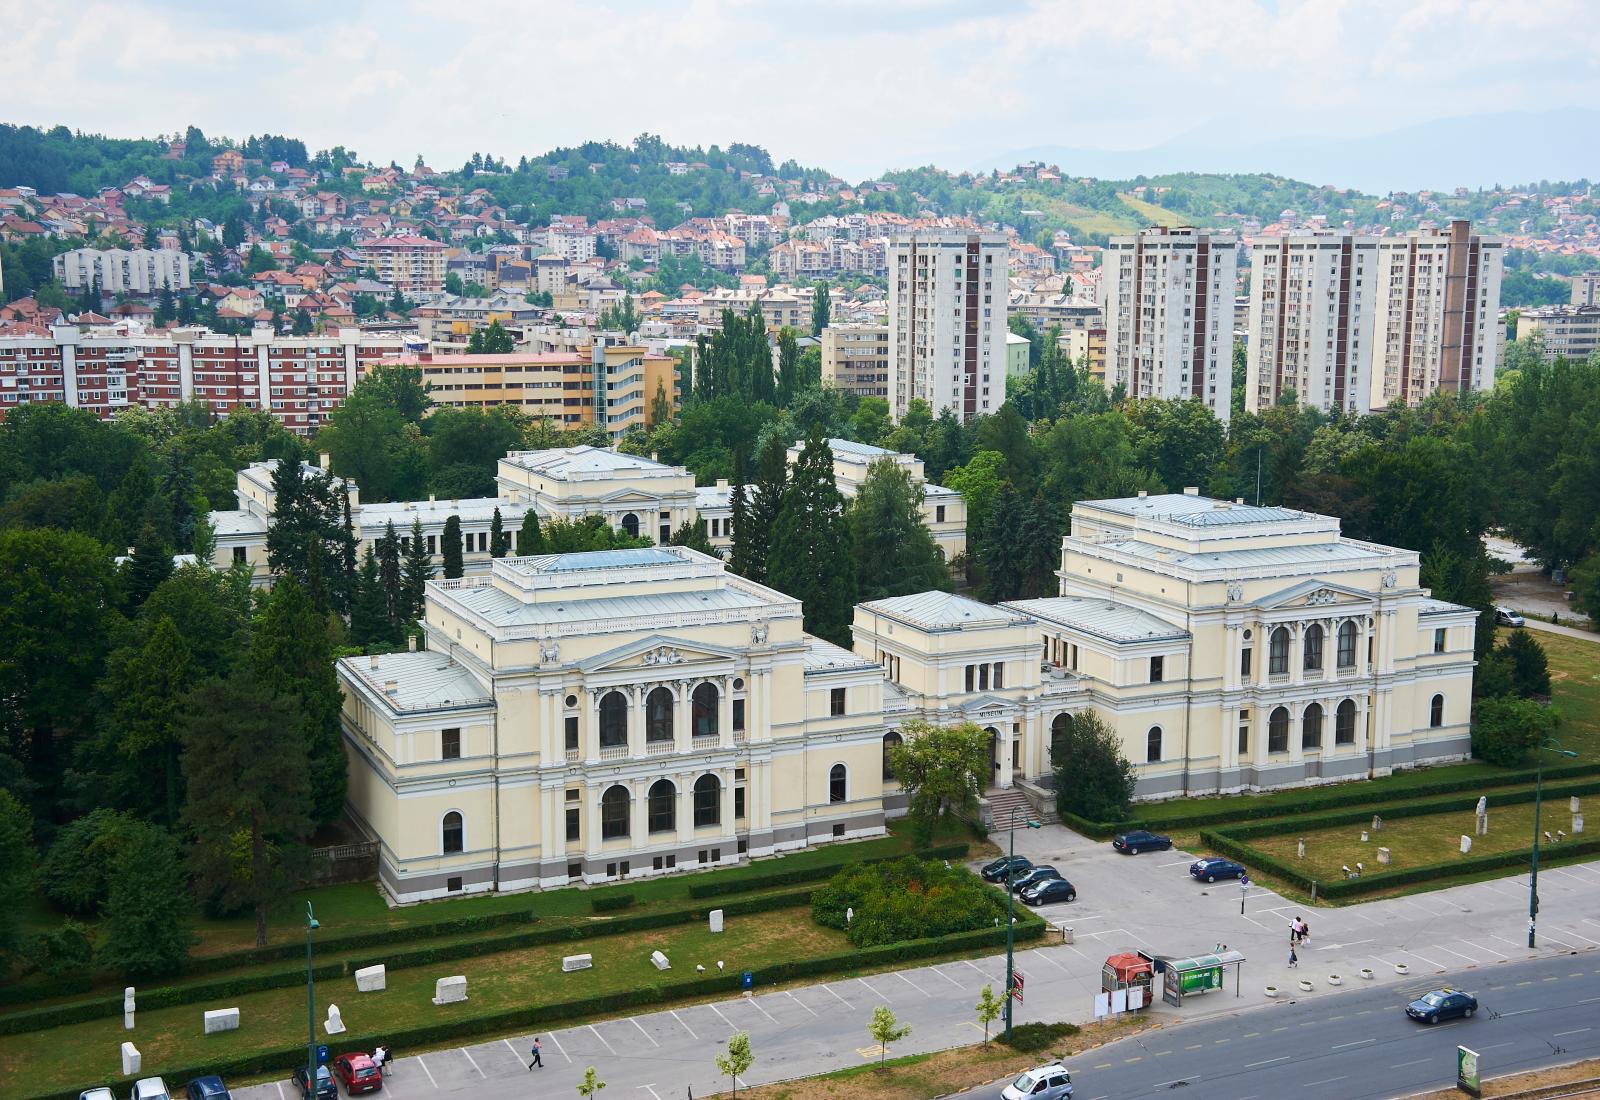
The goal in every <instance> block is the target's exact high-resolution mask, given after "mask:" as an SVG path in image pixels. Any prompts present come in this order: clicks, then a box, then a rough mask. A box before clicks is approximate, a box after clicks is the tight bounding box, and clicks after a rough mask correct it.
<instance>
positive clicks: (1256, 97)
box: [0, 0, 1600, 179]
mask: <svg viewBox="0 0 1600 1100" xmlns="http://www.w3.org/2000/svg"><path fill="white" fill-rule="evenodd" d="M1596 3H1597V0H1414V2H1412V0H1304V2H1302V0H1277V2H1274V0H1096V2H1077V0H1061V2H1056V3H1051V2H1048V0H980V2H969V3H963V2H956V0H865V2H856V0H653V2H652V0H609V2H607V0H572V2H569V0H531V2H530V0H450V2H440V3H434V2H424V0H414V2H407V0H381V2H373V3H367V2H363V0H353V2H335V0H269V2H266V3H251V4H243V3H233V2H228V0H167V2H161V0H115V2H109V3H70V2H53V3H47V4H43V5H41V4H39V3H38V2H37V0H0V27H3V28H5V36H6V39H7V41H6V42H5V44H4V45H3V46H0V50H3V53H4V57H5V69H6V79H5V80H4V85H3V86H4V88H5V98H4V106H3V107H0V119H3V120H4V121H8V122H29V123H35V124H40V125H51V124H56V123H63V124H66V125H68V126H71V127H73V128H75V129H85V130H93V131H101V132H105V133H108V134H113V135H118V136H149V135H153V134H157V133H171V132H174V131H180V130H182V128H183V127H184V126H185V125H187V124H189V123H191V122H192V123H194V124H196V125H198V126H200V127H201V128H202V129H203V130H205V131H206V132H207V133H208V134H224V135H227V136H231V137H243V136H245V135H246V134H248V133H261V132H273V133H283V134H288V135H290V136H298V137H301V138H303V139H304V140H305V141H306V143H307V145H308V146H310V147H311V148H312V149H313V150H315V149H318V148H325V147H328V146H331V145H333V144H344V145H346V146H348V147H351V148H354V149H355V150H356V151H357V152H358V153H359V154H360V155H361V156H362V157H366V158H372V159H374V160H378V161H382V162H387V161H388V160H390V159H395V160H398V161H400V162H401V163H402V164H407V165H409V164H410V162H411V160H412V159H413V158H414V157H415V156H416V155H417V154H418V153H421V154H422V155H423V156H424V157H425V158H426V159H427V160H428V161H429V163H431V164H434V165H435V166H455V165H459V164H460V163H461V162H462V161H463V160H464V159H465V158H466V157H467V156H469V155H470V154H471V153H472V152H473V151H482V152H488V153H493V154H494V155H496V156H502V157H505V158H507V159H509V160H511V161H512V162H515V160H516V158H517V157H518V156H519V155H522V154H534V153H539V152H542V151H545V150H547V149H549V148H551V147H553V146H557V145H570V144H575V143H577V142H580V141H584V140H587V139H596V138H599V139H604V138H610V139H615V140H617V141H621V142H627V141H629V140H631V139H632V138H633V137H634V136H635V135H636V134H639V133H640V132H642V131H651V132H653V133H658V134H660V135H662V136H663V137H665V138H666V139H668V140H669V141H673V142H682V143H684V144H706V145H709V144H712V143H718V144H724V145H725V144H727V143H728V142H730V141H747V142H753V143H757V144H761V145H764V146H766V147H767V148H768V149H769V150H770V151H771V152H772V154H773V156H774V159H775V160H780V161H781V160H783V159H785V158H787V157H791V156H792V157H795V158H796V159H798V160H799V161H801V162H802V163H804V164H808V165H817V166H822V167H827V168H831V169H832V170H834V171H835V172H838V173H840V174H842V175H845V176H847V177H850V178H852V179H854V178H862V177H865V176H869V175H875V174H876V173H878V172H880V171H882V170H883V169H885V168H889V167H903V166H908V165H915V164H922V163H930V162H931V163H937V164H940V165H942V166H945V167H955V168H964V167H971V166H974V165H981V164H985V163H988V162H989V161H990V160H991V159H993V158H996V157H998V156H1000V155H1002V154H1004V153H1007V152H1010V151H1013V150H1017V149H1024V148H1030V147H1037V146H1047V145H1048V146H1067V147H1078V148H1093V149H1105V150H1128V149H1144V148H1148V147H1151V146H1157V145H1162V144H1164V143H1171V142H1177V143H1179V144H1184V145H1190V144H1195V143H1200V142H1203V143H1211V144H1218V145H1227V146H1240V147H1245V146H1255V145H1260V144H1262V143H1263V142H1265V141H1267V140H1269V139H1272V138H1283V137H1293V138H1304V137H1314V138H1329V139H1337V138H1350V137H1360V136H1364V135H1369V134H1375V133H1380V132H1384V131H1389V130H1393V129H1396V128H1399V127H1403V126H1406V125H1409V124H1413V123H1418V122H1424V121H1428V120H1432V119H1436V118H1445V117H1456V116H1470V115H1477V114H1482V113H1487V112H1498V111H1506V110H1545V109H1549V108H1559V107H1579V106H1581V107H1591V106H1594V105H1596V104H1597V103H1600V18H1597V17H1596V15H1597V8H1596ZM1597 136H1600V135H1596V134H1593V133H1591V134H1588V135H1574V138H1575V139H1581V142H1582V144H1583V145H1584V146H1585V147H1587V148H1588V149H1590V150H1593V149H1594V148H1595V144H1596V143H1595V138H1596V137H1597ZM1484 140H1485V141H1486V142H1493V141H1494V135H1492V134H1486V135H1484ZM1260 167H1270V166H1268V165H1261V166H1260ZM0 169H3V166H0ZM1069 170H1070V169H1069ZM3 174H4V173H3V171H0V175H3ZM1511 174H1512V175H1516V174H1517V173H1515V172H1513V173H1511ZM1590 174H1591V175H1594V174H1596V173H1592V172H1591V173H1590Z"/></svg>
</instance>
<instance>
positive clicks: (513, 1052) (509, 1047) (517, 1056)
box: [500, 1039, 522, 1062]
mask: <svg viewBox="0 0 1600 1100" xmlns="http://www.w3.org/2000/svg"><path fill="white" fill-rule="evenodd" d="M500 1041H501V1042H502V1043H504V1044H505V1045H506V1049H507V1050H509V1051H510V1052H511V1057H513V1058H515V1059H516V1060H517V1061H519V1062H520V1061H522V1055H520V1054H518V1053H517V1048H516V1047H514V1046H512V1045H511V1040H510V1039H501V1040H500Z"/></svg>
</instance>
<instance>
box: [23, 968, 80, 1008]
mask: <svg viewBox="0 0 1600 1100" xmlns="http://www.w3.org/2000/svg"><path fill="white" fill-rule="evenodd" d="M94 981H95V979H94V975H93V974H90V973H87V972H79V973H77V974H63V975H61V976H60V977H59V978H50V979H41V980H39V981H32V982H20V983H18V984H16V985H9V986H6V987H5V988H4V989H0V1007H5V1006H8V1005H26V1004H32V1003H33V1002H34V1001H47V1000H49V999H50V998H52V997H61V996H65V995H67V994H70V993H87V992H89V991H90V990H91V989H93V988H94Z"/></svg>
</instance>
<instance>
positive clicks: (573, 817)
mask: <svg viewBox="0 0 1600 1100" xmlns="http://www.w3.org/2000/svg"><path fill="white" fill-rule="evenodd" d="M582 816H583V811H581V810H579V809H578V807H576V806H571V807H569V808H568V809H567V839H568V840H577V839H579V837H580V836H581V835H582V833H581V822H580V820H579V819H580V818H581V817H582Z"/></svg>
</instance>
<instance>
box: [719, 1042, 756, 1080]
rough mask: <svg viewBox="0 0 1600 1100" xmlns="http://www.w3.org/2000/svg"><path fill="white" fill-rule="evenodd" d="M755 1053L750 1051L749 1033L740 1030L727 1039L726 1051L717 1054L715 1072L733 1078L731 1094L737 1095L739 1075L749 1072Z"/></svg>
mask: <svg viewBox="0 0 1600 1100" xmlns="http://www.w3.org/2000/svg"><path fill="white" fill-rule="evenodd" d="M755 1060H756V1059H755V1055H753V1054H751V1053H750V1033H749V1032H747V1031H741V1032H739V1034H737V1035H734V1036H732V1037H731V1038H729V1040H728V1053H727V1054H719V1055H717V1072H718V1073H724V1074H727V1076H728V1077H730V1078H731V1079H732V1080H733V1095H734V1096H738V1095H739V1075H740V1074H741V1073H748V1072H750V1067H751V1065H752V1064H754V1062H755Z"/></svg>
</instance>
